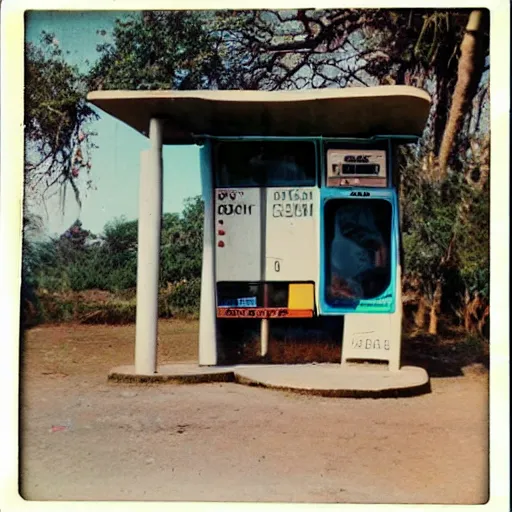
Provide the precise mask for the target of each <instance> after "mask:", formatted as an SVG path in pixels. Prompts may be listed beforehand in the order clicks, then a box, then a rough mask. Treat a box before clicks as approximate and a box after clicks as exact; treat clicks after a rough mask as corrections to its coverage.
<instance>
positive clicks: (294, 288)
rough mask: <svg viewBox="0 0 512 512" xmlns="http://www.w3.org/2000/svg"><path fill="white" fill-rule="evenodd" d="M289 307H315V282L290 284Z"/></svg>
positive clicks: (312, 308)
mask: <svg viewBox="0 0 512 512" xmlns="http://www.w3.org/2000/svg"><path fill="white" fill-rule="evenodd" d="M288 309H292V310H293V309H311V310H314V309H315V289H314V285H313V283H291V284H290V285H289V288H288Z"/></svg>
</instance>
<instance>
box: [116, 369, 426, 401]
mask: <svg viewBox="0 0 512 512" xmlns="http://www.w3.org/2000/svg"><path fill="white" fill-rule="evenodd" d="M108 378H109V380H111V381H117V382H125V383H126V382H128V383H164V382H167V383H175V384H194V383H204V382H233V381H234V382H237V383H239V384H245V385H249V386H261V387H267V388H272V389H280V390H284V391H292V392H296V393H301V394H309V395H320V396H333V397H347V398H349V397H350V398H385V397H401V396H413V395H419V394H423V393H428V392H430V380H429V376H428V374H427V372H426V371H425V370H424V369H423V368H417V367H413V366H405V367H403V368H401V369H400V370H399V371H397V372H391V371H389V370H388V369H387V368H386V367H380V366H376V365H370V364H369V365H354V366H352V365H346V364H344V365H341V364H297V365H244V366H224V367H222V366H198V365H197V364H195V363H178V364H169V365H162V366H160V367H159V368H158V372H157V373H155V374H151V375H137V374H136V373H135V367H134V366H133V365H130V366H120V367H117V368H114V369H113V370H112V371H111V372H110V374H109V377H108Z"/></svg>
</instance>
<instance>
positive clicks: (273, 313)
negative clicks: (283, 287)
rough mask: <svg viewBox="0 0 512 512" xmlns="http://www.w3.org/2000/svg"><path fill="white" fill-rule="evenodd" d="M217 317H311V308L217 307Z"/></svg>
mask: <svg viewBox="0 0 512 512" xmlns="http://www.w3.org/2000/svg"><path fill="white" fill-rule="evenodd" d="M217 317H218V318H312V317H313V310H312V309H289V308H217Z"/></svg>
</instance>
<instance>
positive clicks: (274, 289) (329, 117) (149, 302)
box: [88, 86, 430, 374]
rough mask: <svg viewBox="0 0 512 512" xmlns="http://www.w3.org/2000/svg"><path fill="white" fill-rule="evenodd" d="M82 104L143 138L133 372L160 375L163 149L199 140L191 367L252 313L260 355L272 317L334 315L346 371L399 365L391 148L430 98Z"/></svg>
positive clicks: (389, 94)
mask: <svg viewBox="0 0 512 512" xmlns="http://www.w3.org/2000/svg"><path fill="white" fill-rule="evenodd" d="M88 100H89V101H90V102H91V103H93V104H94V105H96V106H97V107H99V108H101V109H102V110H104V111H105V112H107V113H109V114H111V115H113V116H114V117H116V118H118V119H120V120H121V121H124V122H125V123H127V124H128V125H130V126H132V127H133V128H135V129H136V130H138V131H139V132H141V133H143V134H144V135H147V136H148V137H149V139H150V143H151V149H150V150H149V151H147V152H144V153H143V155H142V158H141V190H140V218H139V265H138V283H137V286H138V295H137V340H136V356H135V359H136V361H135V370H136V373H146V374H150V373H154V372H157V368H156V336H157V331H156V321H157V296H158V255H159V230H160V217H161V209H162V203H161V194H162V190H161V187H162V155H161V147H162V144H197V145H198V146H200V154H201V176H202V191H203V198H204V203H205V218H204V245H203V270H202V289H201V308H200V334H199V365H200V366H214V365H216V364H217V353H218V350H217V322H218V320H219V319H223V320H224V319H225V320H226V321H227V320H229V321H233V322H241V321H243V320H244V319H246V318H251V319H259V320H260V321H261V333H260V337H261V354H262V355H265V353H266V351H267V348H268V338H269V330H270V329H271V328H272V324H273V323H274V322H275V323H277V322H279V321H280V320H281V319H283V318H287V319H294V318H312V317H314V316H333V315H335V316H343V336H342V339H340V345H341V361H340V362H341V365H342V366H343V365H345V364H347V362H350V361H352V360H370V361H371V360H380V361H385V362H387V363H388V369H389V370H390V371H398V370H399V369H400V345H401V309H402V307H401V265H402V262H401V256H400V254H401V248H400V222H399V200H398V185H399V176H398V172H397V169H396V168H395V159H394V155H395V150H396V148H397V146H398V145H399V144H403V143H410V142H414V141H416V140H417V139H418V138H419V137H420V136H421V134H422V132H423V129H424V126H425V123H426V120H427V117H428V112H429V107H430V97H429V96H428V94H427V93H426V92H424V91H422V90H419V89H416V88H412V87H407V86H383V87H370V88H348V89H341V90H338V89H323V90H309V91H304V92H302V91H299V92H263V91H257V92H255V91H96V92H91V93H90V94H89V95H88ZM176 171H177V172H179V169H177V170H176ZM171 193H172V191H171ZM340 321H341V319H340Z"/></svg>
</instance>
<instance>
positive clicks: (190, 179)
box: [25, 11, 201, 236]
mask: <svg viewBox="0 0 512 512" xmlns="http://www.w3.org/2000/svg"><path fill="white" fill-rule="evenodd" d="M121 15H122V13H121V12H115V11H106V12H64V11H60V12H57V11H54V12H51V11H48V12H45V11H31V12H30V13H28V14H27V18H26V33H25V37H26V40H27V41H30V42H34V43H37V42H38V41H39V38H40V35H41V32H42V31H43V30H44V31H46V32H48V33H53V34H54V35H55V38H56V39H57V41H58V42H59V46H60V48H61V49H62V50H63V53H64V54H66V59H67V60H68V62H69V63H70V64H73V65H77V66H79V67H80V69H81V70H82V71H86V70H87V69H88V64H87V61H89V63H90V64H93V63H94V61H95V60H96V58H97V55H98V54H97V52H96V45H97V44H99V43H104V42H106V41H109V40H111V39H110V37H109V36H110V34H111V32H112V28H113V26H114V21H115V19H116V18H117V17H118V16H121ZM97 31H106V34H105V35H102V34H100V33H97ZM67 52H69V53H67ZM96 111H97V112H98V114H99V115H100V119H99V120H98V121H94V122H93V123H91V125H90V128H91V130H93V131H96V132H97V133H98V135H97V136H96V137H95V139H94V142H95V143H96V145H97V146H99V147H98V148H97V149H93V151H92V162H91V163H92V168H91V175H90V177H91V179H92V181H93V185H94V189H93V190H86V187H85V181H86V179H87V178H86V177H85V176H84V178H83V182H82V183H81V185H82V187H80V188H81V194H82V196H81V199H82V208H81V210H80V208H79V207H78V205H77V203H76V201H75V199H74V196H73V193H72V191H71V190H69V191H68V193H67V197H66V203H65V209H64V212H62V210H61V207H60V200H59V195H58V194H57V195H55V196H54V197H53V198H51V199H48V200H47V201H46V202H45V204H44V205H43V204H40V205H38V206H37V207H35V208H34V212H33V213H36V214H39V215H41V217H42V220H43V225H44V227H43V233H44V234H47V235H50V236H53V235H60V234H62V233H63V232H64V231H65V230H66V229H67V228H68V227H70V225H71V224H72V223H73V222H74V221H75V220H76V219H77V218H79V219H80V220H81V221H82V225H83V227H84V229H88V230H90V231H92V232H93V233H101V232H102V230H103V228H104V226H105V224H106V223H107V222H110V221H112V220H114V219H116V218H120V217H125V218H126V219H127V220H134V219H136V218H137V217H138V186H139V162H140V152H141V151H143V150H144V149H148V148H149V140H148V139H147V138H146V137H144V136H143V135H141V134H139V133H138V132H136V131H135V130H134V129H132V128H130V127H128V126H127V125H125V124H124V123H122V122H120V121H117V120H116V119H115V118H113V117H111V116H110V115H108V114H106V113H104V112H102V111H101V110H96ZM199 194H201V182H200V173H199V150H198V148H197V147H196V146H180V147H171V146H165V147H164V150H163V211H164V213H167V212H181V211H182V209H183V205H184V200H185V199H187V198H189V197H193V196H196V195H199Z"/></svg>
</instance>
